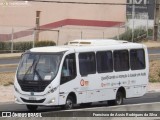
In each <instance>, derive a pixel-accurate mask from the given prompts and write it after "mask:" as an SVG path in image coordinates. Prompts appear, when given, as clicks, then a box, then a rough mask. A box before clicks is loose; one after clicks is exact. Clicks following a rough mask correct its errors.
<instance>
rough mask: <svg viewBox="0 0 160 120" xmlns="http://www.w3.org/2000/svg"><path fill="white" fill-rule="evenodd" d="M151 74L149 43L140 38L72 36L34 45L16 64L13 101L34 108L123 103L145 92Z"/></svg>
mask: <svg viewBox="0 0 160 120" xmlns="http://www.w3.org/2000/svg"><path fill="white" fill-rule="evenodd" d="M148 75H149V62H148V52H147V47H146V46H145V45H143V44H139V43H130V42H127V41H120V40H111V39H103V40H101V39H97V40H74V41H71V42H68V44H67V45H63V46H48V47H37V48H32V49H30V50H29V51H26V52H25V53H24V54H23V55H22V58H21V61H20V63H19V65H18V68H17V72H16V76H15V82H14V91H15V102H16V103H18V104H24V105H26V106H27V108H28V110H32V111H33V110H36V109H37V108H38V106H63V107H64V108H65V109H72V108H73V106H74V105H76V104H79V105H90V104H91V103H92V102H98V101H108V104H116V105H121V104H123V99H124V98H133V97H140V96H143V95H144V94H145V93H146V91H147V84H148Z"/></svg>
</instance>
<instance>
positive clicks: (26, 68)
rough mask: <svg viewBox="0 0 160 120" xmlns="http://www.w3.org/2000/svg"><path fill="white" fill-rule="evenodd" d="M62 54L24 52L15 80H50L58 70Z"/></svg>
mask: <svg viewBox="0 0 160 120" xmlns="http://www.w3.org/2000/svg"><path fill="white" fill-rule="evenodd" d="M61 59H62V54H46V53H45V54H40V53H34V54H33V53H26V54H24V55H23V57H22V60H21V62H20V64H19V67H18V71H17V80H24V81H50V80H53V79H54V78H55V77H56V75H57V72H58V68H59V64H60V61H61Z"/></svg>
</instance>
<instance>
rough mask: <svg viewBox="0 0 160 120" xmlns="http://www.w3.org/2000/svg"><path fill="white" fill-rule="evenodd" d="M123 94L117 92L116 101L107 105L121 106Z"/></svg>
mask: <svg viewBox="0 0 160 120" xmlns="http://www.w3.org/2000/svg"><path fill="white" fill-rule="evenodd" d="M123 98H124V96H123V93H122V92H117V94H116V99H115V100H109V101H108V105H111V106H112V105H122V104H123Z"/></svg>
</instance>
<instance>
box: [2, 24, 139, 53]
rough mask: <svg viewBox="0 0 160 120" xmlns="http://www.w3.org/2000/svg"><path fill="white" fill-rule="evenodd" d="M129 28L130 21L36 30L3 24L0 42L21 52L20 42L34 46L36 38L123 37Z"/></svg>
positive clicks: (61, 43)
mask: <svg viewBox="0 0 160 120" xmlns="http://www.w3.org/2000/svg"><path fill="white" fill-rule="evenodd" d="M128 29H130V28H129V24H128V23H127V24H121V25H118V26H114V27H88V26H87V27H86V26H66V27H61V28H59V29H50V28H45V29H38V30H35V29H34V27H7V26H1V27H0V42H9V44H8V47H7V48H6V50H7V51H10V52H19V51H20V49H19V50H18V47H16V44H17V43H18V42H30V43H31V44H30V46H31V47H34V45H35V40H36V39H38V40H39V41H54V42H55V43H56V44H57V45H63V44H65V43H67V42H68V41H70V40H74V39H107V38H114V39H120V38H123V37H121V34H122V33H125V32H126V31H128ZM138 37H139V36H138ZM122 40H123V39H122ZM124 40H125V39H124ZM4 51H5V50H4Z"/></svg>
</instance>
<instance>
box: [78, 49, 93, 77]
mask: <svg viewBox="0 0 160 120" xmlns="http://www.w3.org/2000/svg"><path fill="white" fill-rule="evenodd" d="M79 68H80V74H81V75H82V76H87V75H88V74H95V73H96V60H95V53H94V52H89V53H80V54H79Z"/></svg>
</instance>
